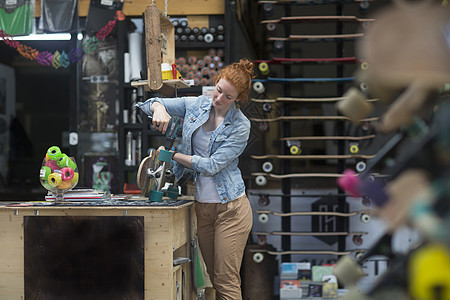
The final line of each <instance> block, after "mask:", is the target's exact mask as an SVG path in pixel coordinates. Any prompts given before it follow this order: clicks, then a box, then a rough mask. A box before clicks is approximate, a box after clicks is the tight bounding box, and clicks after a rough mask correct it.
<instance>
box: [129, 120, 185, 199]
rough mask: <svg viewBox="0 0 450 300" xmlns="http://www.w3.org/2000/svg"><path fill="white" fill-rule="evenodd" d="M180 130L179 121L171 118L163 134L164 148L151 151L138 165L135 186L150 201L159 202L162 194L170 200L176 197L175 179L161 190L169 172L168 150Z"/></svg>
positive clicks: (169, 154) (170, 159)
mask: <svg viewBox="0 0 450 300" xmlns="http://www.w3.org/2000/svg"><path fill="white" fill-rule="evenodd" d="M180 130H181V119H180V118H178V117H172V118H171V119H170V122H169V125H168V127H167V131H166V133H165V137H166V140H165V143H164V148H165V149H161V150H160V151H159V154H157V150H155V149H152V150H151V151H150V153H149V155H148V156H147V157H145V158H144V159H143V160H142V161H141V164H140V165H139V169H138V173H137V185H138V187H139V188H140V189H141V195H143V196H145V197H147V196H148V199H149V200H150V201H153V202H161V201H162V198H163V196H164V192H166V195H167V196H168V197H169V198H171V199H176V198H177V197H178V188H177V186H176V185H177V182H176V179H175V180H174V183H172V184H171V185H170V186H169V187H168V188H167V190H162V188H163V187H164V186H165V184H166V181H167V175H168V173H170V172H169V170H170V163H171V161H172V155H173V152H171V151H170V149H171V148H172V146H173V143H174V141H175V139H176V138H177V136H178V134H179V132H180Z"/></svg>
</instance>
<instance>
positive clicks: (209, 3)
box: [35, 0, 225, 17]
mask: <svg viewBox="0 0 450 300" xmlns="http://www.w3.org/2000/svg"><path fill="white" fill-rule="evenodd" d="M89 3H90V1H89V0H79V1H78V15H79V16H80V17H86V16H87V15H88V11H89ZM149 3H151V1H145V0H133V1H125V3H124V5H123V13H124V14H125V16H128V17H142V14H143V13H144V11H145V8H146V7H147V5H149ZM155 3H156V6H157V7H158V8H159V9H160V10H161V11H162V12H164V11H165V8H164V1H163V0H155ZM167 14H168V16H172V17H173V16H187V15H223V14H225V1H222V0H183V1H177V3H176V5H175V4H174V3H173V2H171V1H169V2H168V12H167ZM40 16H41V0H36V9H35V17H40Z"/></svg>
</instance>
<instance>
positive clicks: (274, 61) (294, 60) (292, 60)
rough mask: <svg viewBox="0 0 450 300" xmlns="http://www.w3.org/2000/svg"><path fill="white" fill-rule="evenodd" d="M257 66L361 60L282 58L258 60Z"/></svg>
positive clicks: (345, 58)
mask: <svg viewBox="0 0 450 300" xmlns="http://www.w3.org/2000/svg"><path fill="white" fill-rule="evenodd" d="M254 62H255V63H257V64H260V63H267V64H303V63H358V62H360V60H359V59H357V58H356V57H331V58H281V57H274V58H272V59H270V60H265V59H256V60H255V61H254Z"/></svg>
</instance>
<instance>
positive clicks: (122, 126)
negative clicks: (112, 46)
mask: <svg viewBox="0 0 450 300" xmlns="http://www.w3.org/2000/svg"><path fill="white" fill-rule="evenodd" d="M229 5H230V2H229V1H227V4H226V11H227V10H228V7H229ZM210 18H211V17H210ZM221 19H222V20H224V22H225V26H224V28H225V33H224V36H225V40H224V41H221V42H217V41H214V42H212V43H206V42H175V51H176V53H175V56H177V52H180V51H186V50H203V49H204V50H205V51H206V50H207V49H210V48H217V49H223V50H224V58H225V60H224V62H225V64H227V63H228V62H229V59H230V58H229V53H230V50H229V49H230V48H229V47H230V45H231V43H230V42H229V41H227V39H230V38H231V34H230V33H229V32H228V29H229V27H230V26H231V25H230V24H231V21H230V15H229V14H228V13H227V12H225V15H224V16H223V18H221ZM212 23H214V22H212ZM212 25H215V24H212ZM127 36H128V32H127V26H126V22H121V24H120V26H119V31H118V61H119V70H120V71H119V78H121V79H122V78H124V58H123V53H125V52H126V51H127V50H128V49H127V48H128V46H127V45H128V38H127ZM143 44H144V43H143ZM143 47H145V46H143ZM142 53H143V56H144V57H143V61H144V63H145V49H143V50H142ZM142 69H143V70H145V69H146V68H145V66H142ZM143 79H144V78H143ZM133 89H135V87H133V86H131V84H129V83H124V82H123V80H120V82H119V95H118V97H119V99H120V101H119V111H120V114H119V116H118V117H119V130H118V147H119V168H118V170H119V171H118V173H119V174H118V176H119V185H120V187H121V188H123V187H124V184H125V183H129V184H135V183H136V182H135V179H136V173H137V170H138V167H139V163H140V161H141V160H142V159H143V158H144V157H145V156H146V155H147V150H148V149H149V148H151V147H152V146H154V147H153V148H156V147H155V145H162V144H163V141H164V137H163V136H162V135H161V133H160V132H159V131H155V130H152V129H151V128H150V124H149V122H148V118H147V115H145V114H144V113H142V112H141V111H139V110H138V111H137V114H139V116H140V117H138V121H137V122H136V123H124V119H123V113H122V112H123V111H124V109H130V108H131V107H129V103H130V101H129V99H131V94H132V92H133ZM142 90H143V89H142ZM137 92H138V97H139V94H140V93H141V94H142V97H141V98H140V99H138V101H144V100H146V99H148V98H150V97H154V96H161V95H159V94H158V93H155V92H148V91H139V88H138V91H137ZM201 93H202V87H201V86H192V87H189V88H182V89H178V90H177V91H176V95H177V96H193V95H200V94H201ZM128 132H132V134H133V137H134V138H136V137H137V135H138V134H141V136H142V141H141V149H142V151H141V157H138V158H137V159H136V165H133V166H128V165H126V164H125V159H126V135H127V133H128ZM129 179H131V180H129Z"/></svg>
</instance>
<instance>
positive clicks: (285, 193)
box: [250, 1, 377, 262]
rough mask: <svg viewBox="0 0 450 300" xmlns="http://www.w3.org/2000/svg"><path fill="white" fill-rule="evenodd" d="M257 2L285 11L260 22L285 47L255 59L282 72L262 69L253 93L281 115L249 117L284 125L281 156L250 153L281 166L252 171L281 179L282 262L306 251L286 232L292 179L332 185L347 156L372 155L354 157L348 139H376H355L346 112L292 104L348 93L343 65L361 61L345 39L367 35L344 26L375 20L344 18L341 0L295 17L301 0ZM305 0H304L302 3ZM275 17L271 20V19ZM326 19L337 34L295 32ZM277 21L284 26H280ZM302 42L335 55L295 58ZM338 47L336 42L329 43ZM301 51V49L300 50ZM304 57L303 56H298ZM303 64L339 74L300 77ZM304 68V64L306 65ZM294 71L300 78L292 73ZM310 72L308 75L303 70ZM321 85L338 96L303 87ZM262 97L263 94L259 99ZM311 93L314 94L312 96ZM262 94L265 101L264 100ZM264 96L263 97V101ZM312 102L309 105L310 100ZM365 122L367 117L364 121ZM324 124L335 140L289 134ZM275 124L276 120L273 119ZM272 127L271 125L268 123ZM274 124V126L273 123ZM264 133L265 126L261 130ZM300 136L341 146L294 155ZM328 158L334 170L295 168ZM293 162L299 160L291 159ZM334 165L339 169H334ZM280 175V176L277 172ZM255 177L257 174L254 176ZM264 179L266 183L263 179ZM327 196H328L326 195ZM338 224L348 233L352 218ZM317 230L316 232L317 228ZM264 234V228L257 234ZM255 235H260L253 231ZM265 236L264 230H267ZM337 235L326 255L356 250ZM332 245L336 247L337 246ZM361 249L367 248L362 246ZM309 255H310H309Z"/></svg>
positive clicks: (340, 197)
mask: <svg viewBox="0 0 450 300" xmlns="http://www.w3.org/2000/svg"><path fill="white" fill-rule="evenodd" d="M258 3H260V4H261V5H262V4H271V5H273V6H276V5H279V6H278V7H281V9H282V11H283V12H284V16H283V17H281V18H280V19H278V20H270V18H269V20H264V21H261V22H260V23H261V24H262V25H264V26H265V25H266V24H277V34H276V36H273V35H272V36H269V37H268V38H266V41H269V42H271V43H274V46H275V42H284V44H283V48H282V51H281V52H280V53H281V54H280V53H279V54H277V57H275V58H268V59H260V60H255V62H256V63H257V64H268V65H271V66H273V68H274V69H276V70H279V71H280V73H279V74H277V76H273V75H272V74H270V75H268V74H269V73H267V74H265V75H264V73H263V72H262V71H263V70H262V69H261V68H260V71H261V74H262V75H263V76H264V77H257V79H255V82H259V83H260V85H262V89H261V90H260V91H262V92H261V94H259V93H260V91H258V90H257V89H256V88H255V91H256V92H257V93H258V94H259V96H258V97H254V98H252V99H250V100H251V101H252V102H254V103H255V104H257V105H258V104H259V105H261V104H262V105H270V106H271V109H272V108H273V107H279V108H280V111H282V114H281V115H275V116H274V115H273V113H274V112H273V111H272V112H270V114H267V115H264V117H260V116H253V117H250V119H251V120H252V121H253V122H256V124H258V125H260V126H261V127H260V128H264V126H263V125H264V124H268V123H270V122H275V124H274V125H273V126H279V128H280V131H279V132H280V136H279V138H278V140H279V141H282V143H281V149H280V152H279V154H269V153H264V154H262V155H252V156H251V158H252V159H254V160H260V161H261V160H262V161H264V160H266V161H267V160H269V161H277V163H278V164H279V166H280V167H279V170H278V171H277V172H275V173H267V172H268V171H266V170H264V171H265V172H266V173H263V172H252V173H251V175H252V176H253V177H258V176H262V177H264V178H267V179H268V180H278V182H279V183H280V186H281V193H278V195H279V197H281V211H280V214H282V215H283V216H284V217H283V218H281V230H280V231H279V232H284V233H286V234H279V235H280V236H281V250H282V251H278V252H276V253H275V252H274V253H273V254H274V255H280V256H281V257H280V260H281V261H282V262H286V261H290V260H291V255H292V254H302V253H305V252H302V251H301V250H300V251H294V250H292V249H291V245H292V243H291V238H293V237H294V236H296V234H293V233H292V234H288V232H290V231H291V229H292V228H291V225H292V224H291V218H290V217H291V215H290V214H292V213H293V211H292V209H291V208H292V207H291V205H292V198H294V197H296V195H294V194H293V193H292V189H293V187H294V182H298V181H296V180H298V178H300V180H302V179H309V178H315V179H316V180H321V181H322V182H326V183H327V184H328V185H331V184H333V182H335V180H336V179H337V178H339V177H340V176H341V174H342V172H343V171H344V170H345V168H346V163H348V161H349V160H353V159H359V160H366V159H372V158H373V157H374V155H367V154H366V153H364V154H357V155H355V153H354V152H352V153H353V154H352V155H348V154H347V153H348V151H347V148H346V145H347V143H349V144H350V143H358V142H360V141H363V140H369V141H371V140H373V139H374V138H375V136H374V135H373V134H370V133H365V134H363V136H364V137H359V136H358V137H356V136H350V135H349V134H346V128H347V127H346V126H348V125H349V124H350V122H349V121H351V120H349V119H348V118H346V117H344V116H342V115H336V116H330V115H314V114H312V115H311V114H309V115H295V112H293V111H295V110H294V108H296V107H299V106H301V105H310V106H314V105H318V106H320V105H322V104H333V103H336V102H339V101H341V100H342V99H343V97H342V95H344V91H345V89H346V84H348V83H350V82H354V80H355V78H354V77H347V76H348V75H347V73H346V72H344V65H346V66H351V65H352V64H354V65H355V66H358V65H359V64H360V63H361V61H360V60H359V59H358V58H356V57H353V56H351V55H350V56H345V55H344V43H347V42H349V41H350V42H352V41H355V40H358V39H360V38H362V37H363V34H362V33H359V32H358V33H350V34H349V33H346V32H345V31H344V28H343V24H344V23H345V24H348V23H358V22H366V21H367V22H369V21H373V20H372V19H362V18H357V17H345V16H342V13H343V8H344V5H346V2H342V1H336V2H332V3H328V4H331V5H333V6H335V8H336V9H335V11H336V16H327V17H311V16H304V17H303V16H295V15H294V16H292V15H293V11H294V10H293V6H295V5H297V4H299V3H298V1H297V2H295V5H294V4H292V5H290V3H287V2H285V1H258ZM300 4H301V3H300ZM272 19H273V18H272ZM321 21H322V22H326V23H328V24H331V25H332V26H334V27H335V32H332V33H331V34H326V35H325V34H324V35H321V34H314V35H309V34H303V33H302V34H297V33H296V32H295V29H296V27H295V26H296V25H297V24H299V23H311V22H313V23H317V22H321ZM278 24H279V25H280V26H278ZM299 42H306V43H324V45H327V46H326V47H328V45H331V44H333V45H335V47H336V53H335V55H333V54H331V55H330V56H326V57H328V58H322V59H321V58H308V57H303V56H301V55H299V56H298V57H296V54H295V51H296V50H298V48H299V47H300V48H301V44H300V43H299ZM331 47H334V46H331ZM302 51H303V50H302ZM300 57H301V58H300ZM301 65H308V66H311V65H327V66H328V67H329V68H330V69H331V68H335V73H334V74H333V77H322V78H320V77H319V78H315V77H308V76H304V74H301V75H298V74H297V73H296V71H297V70H299V66H301ZM300 69H301V70H302V72H304V71H303V69H302V68H301V67H300ZM305 70H306V68H305ZM293 74H295V75H296V76H292V75H293ZM305 75H306V73H305ZM264 84H267V85H268V86H277V88H279V89H280V90H282V92H283V95H282V97H273V96H272V95H271V97H267V95H266V94H265V92H264V91H265V89H264ZM322 84H325V85H326V84H328V86H330V85H334V87H336V91H337V92H336V94H335V95H334V94H333V95H331V96H327V97H316V96H312V95H308V94H307V92H306V91H307V90H308V89H307V88H306V87H305V86H307V85H322ZM298 91H300V92H301V93H302V94H301V96H299V95H298V94H299V92H298ZM260 96H263V97H260ZM309 96H311V97H309ZM261 98H263V99H261ZM264 98H265V99H264ZM369 101H370V102H375V101H377V99H370V100H369ZM307 102H309V103H307ZM362 121H363V120H362ZM364 121H366V122H372V121H377V118H370V119H367V120H364ZM311 122H316V123H319V122H320V123H323V124H322V125H321V126H324V127H325V126H334V127H335V132H334V135H335V138H333V137H332V136H325V135H324V136H322V137H320V136H315V135H311V136H309V135H308V134H304V135H302V134H300V135H299V136H297V137H295V135H293V134H291V133H293V132H295V129H296V126H298V125H299V124H300V125H301V126H304V124H306V123H311ZM271 124H273V123H271ZM267 126H269V125H267ZM270 126H272V125H270ZM261 130H263V131H264V129H261ZM300 140H302V143H303V141H305V142H306V143H308V141H321V142H324V143H325V142H327V141H332V143H333V145H336V148H337V154H332V155H330V154H326V155H325V154H319V155H317V154H314V155H307V154H303V153H301V154H300V155H293V153H292V152H290V149H289V145H288V144H289V142H291V141H300ZM329 159H334V160H335V164H336V165H335V166H331V167H330V170H327V171H325V172H323V173H320V172H306V171H305V172H304V173H303V171H302V172H299V173H296V170H295V167H296V163H297V161H307V162H309V161H326V160H329ZM293 162H295V163H293ZM333 167H335V169H334V170H333ZM276 173H278V174H276ZM256 179H257V178H256ZM263 181H266V179H265V180H263ZM256 183H257V184H258V180H256ZM335 187H336V189H337V191H336V193H333V194H334V195H335V199H337V208H335V209H336V211H339V212H342V213H347V214H348V213H349V212H348V204H347V196H348V195H346V194H345V193H343V192H342V190H341V189H340V188H339V187H338V186H337V185H335ZM326 198H328V197H326ZM338 223H339V224H337V227H336V228H335V230H336V233H339V232H340V233H349V232H351V231H350V230H349V221H348V219H346V218H344V219H343V220H340V222H338ZM313 231H314V230H313ZM259 233H261V232H259ZM254 234H257V233H254ZM263 235H264V234H263ZM299 235H306V234H299ZM311 235H313V236H314V235H315V234H314V233H311ZM318 235H328V233H323V234H318ZM335 236H336V239H337V249H332V250H331V251H325V252H326V253H327V254H331V253H333V254H336V255H340V254H344V253H345V254H349V253H352V252H353V251H348V250H347V249H346V235H344V234H335ZM333 248H334V247H333ZM361 251H363V250H361ZM305 254H306V253H305Z"/></svg>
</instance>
